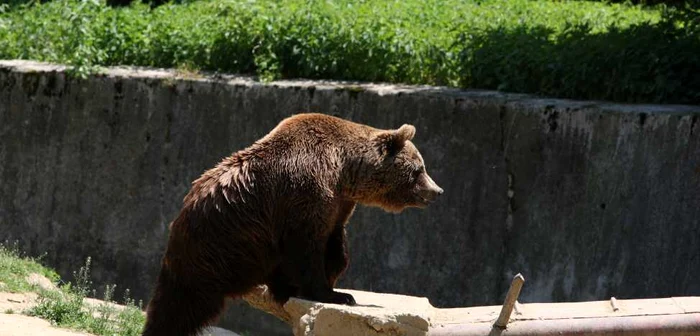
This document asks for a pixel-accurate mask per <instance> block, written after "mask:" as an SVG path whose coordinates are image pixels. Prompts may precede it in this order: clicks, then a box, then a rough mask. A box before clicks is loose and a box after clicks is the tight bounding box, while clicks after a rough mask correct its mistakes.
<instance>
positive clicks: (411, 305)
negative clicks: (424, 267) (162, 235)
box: [260, 290, 700, 336]
mask: <svg viewBox="0 0 700 336" xmlns="http://www.w3.org/2000/svg"><path fill="white" fill-rule="evenodd" d="M341 291H343V292H346V293H351V294H352V295H353V296H354V297H355V299H356V300H357V303H358V305H356V306H352V307H349V306H344V305H335V304H321V303H318V302H309V301H305V300H299V299H294V298H293V299H290V300H289V301H288V302H287V303H286V304H285V305H284V306H283V307H280V308H273V309H270V308H269V307H265V308H264V309H265V310H267V311H273V313H275V315H276V316H279V317H280V318H282V319H284V320H285V321H287V322H288V323H289V324H290V325H291V326H292V330H293V331H294V335H295V336H326V335H327V336H344V335H347V336H360V335H366V336H371V335H377V336H379V335H406V336H427V335H434V336H438V335H443V336H447V335H452V336H468V335H582V334H586V335H590V334H596V335H623V334H624V335H641V334H644V335H671V334H673V335H700V297H672V298H657V299H633V300H616V301H614V303H612V301H610V300H607V301H587V302H569V303H530V304H518V305H516V308H515V309H514V311H513V314H512V315H511V316H510V319H509V320H508V322H507V325H506V329H502V328H499V327H495V326H494V322H495V320H496V319H497V317H498V316H499V313H500V311H501V309H502V307H501V306H498V305H494V306H482V307H471V308H447V309H445V308H442V309H440V308H435V307H433V306H432V305H431V304H430V303H429V302H428V299H427V298H421V297H413V296H405V295H394V294H379V293H373V292H365V291H355V290H341ZM260 293H261V294H262V296H263V297H265V296H266V292H265V291H261V292H260ZM268 297H269V296H268ZM262 301H265V302H266V303H267V304H268V305H276V304H275V303H274V301H273V300H272V299H263V300H262ZM278 306H279V305H278ZM280 315H284V316H280Z"/></svg>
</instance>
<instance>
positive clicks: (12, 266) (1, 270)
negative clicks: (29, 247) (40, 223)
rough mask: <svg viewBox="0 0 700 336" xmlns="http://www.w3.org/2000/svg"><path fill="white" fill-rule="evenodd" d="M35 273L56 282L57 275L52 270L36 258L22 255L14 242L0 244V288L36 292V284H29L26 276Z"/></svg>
mask: <svg viewBox="0 0 700 336" xmlns="http://www.w3.org/2000/svg"><path fill="white" fill-rule="evenodd" d="M32 273H37V274H40V275H43V276H44V277H46V278H48V279H49V280H51V281H52V282H54V283H56V282H58V280H59V276H58V274H57V273H56V272H54V271H53V270H51V269H49V268H46V267H44V266H42V265H41V264H40V263H39V262H38V261H37V260H36V259H33V258H28V257H26V256H23V255H22V253H21V252H20V251H19V249H18V248H17V245H16V244H12V245H9V244H7V243H6V244H0V282H2V285H0V290H2V291H4V292H11V293H23V292H36V291H38V290H39V288H38V286H37V285H36V284H30V283H29V281H27V277H28V276H29V275H30V274H32Z"/></svg>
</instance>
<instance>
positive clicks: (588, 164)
mask: <svg viewBox="0 0 700 336" xmlns="http://www.w3.org/2000/svg"><path fill="white" fill-rule="evenodd" d="M174 78H175V76H174V75H173V73H170V72H167V71H155V70H154V71H134V70H130V69H111V70H109V71H108V72H107V73H106V74H105V75H100V76H95V77H91V78H89V79H87V80H77V79H71V78H69V77H66V75H65V74H64V73H63V72H62V68H61V67H52V66H48V65H42V64H37V63H27V62H18V61H2V62H0V226H1V227H2V230H1V231H0V240H2V239H10V240H19V242H20V244H21V246H22V247H24V248H26V249H27V250H28V251H30V252H31V253H32V254H36V255H38V254H41V253H44V252H46V253H47V256H46V257H45V260H46V262H47V263H48V264H50V265H51V266H54V267H56V268H57V269H58V270H59V272H60V273H61V274H62V275H64V276H70V275H71V272H72V271H74V270H77V269H78V267H79V265H82V264H83V262H84V259H85V258H86V257H87V256H88V255H90V256H92V257H93V271H94V272H93V274H94V277H95V283H96V284H104V283H117V284H119V285H120V288H118V289H117V291H118V293H119V290H120V289H122V290H123V289H124V288H130V289H131V293H132V294H133V295H134V296H136V297H137V298H140V299H144V300H146V299H147V298H148V296H149V294H150V290H151V287H150V284H152V283H153V281H154V279H155V276H156V273H157V270H158V267H159V259H160V256H161V253H162V250H163V248H164V244H165V239H166V236H167V225H168V223H169V222H170V220H172V219H173V218H174V216H175V215H176V213H177V211H178V209H179V206H180V204H181V200H182V197H183V196H184V195H185V193H186V192H187V190H188V187H189V185H190V182H191V181H192V180H193V179H195V178H196V177H198V176H199V174H201V173H202V172H203V171H204V170H205V169H208V168H209V167H211V166H213V165H214V164H215V163H216V162H217V161H218V160H220V159H221V158H222V157H224V156H226V155H228V154H230V153H231V152H233V151H235V150H238V149H241V148H243V147H245V146H247V145H248V144H250V143H252V142H253V141H254V140H256V139H258V138H260V137H262V136H263V135H265V134H266V133H267V132H268V131H269V130H270V129H272V128H273V127H274V126H275V125H276V124H277V123H278V122H279V121H280V120H281V119H282V118H284V117H286V116H289V115H290V114H293V113H298V112H302V111H318V112H324V113H329V114H334V115H338V116H341V117H344V118H348V119H352V120H355V121H358V122H363V123H367V124H370V125H373V126H376V127H384V128H390V127H398V126H400V125H401V124H402V123H412V124H414V125H415V126H416V128H417V134H416V138H415V143H416V144H417V146H418V148H419V149H420V150H421V152H422V153H423V156H424V158H425V160H426V163H427V167H428V169H429V171H430V172H431V176H433V177H434V179H435V181H436V182H437V183H438V184H440V185H443V186H444V189H445V194H444V195H443V197H442V198H441V200H440V201H439V202H437V203H435V204H433V205H432V206H431V207H430V208H429V209H426V210H409V211H406V212H404V213H403V214H399V215H391V214H386V213H383V212H381V211H380V210H375V209H367V208H360V209H358V211H357V212H356V214H355V215H354V217H353V218H352V220H351V225H350V228H349V235H350V249H351V259H352V260H351V264H350V268H349V269H348V272H347V273H346V275H345V276H344V278H343V279H342V280H341V282H340V286H342V287H345V288H353V289H361V290H371V291H377V292H391V293H402V294H408V295H417V296H425V297H428V298H430V300H431V302H432V303H433V304H434V305H436V306H438V307H456V306H471V305H484V304H497V303H499V302H500V300H501V299H502V296H503V295H504V294H505V292H506V290H507V288H508V285H509V283H510V279H511V278H512V276H513V275H514V274H515V273H518V272H520V273H522V274H523V275H524V276H525V277H526V278H527V279H528V284H527V286H525V288H524V289H523V292H522V293H521V301H522V302H533V301H539V302H546V301H563V300H567V301H578V300H594V299H603V298H607V297H609V296H616V297H619V298H642V297H664V296H673V295H698V294H700V282H698V281H696V280H694V279H697V278H698V277H700V206H699V205H700V192H699V191H700V123H698V119H699V117H700V107H698V106H649V105H611V104H604V103H594V102H573V101H565V100H543V99H535V98H532V97H528V96H524V95H507V94H500V93H494V92H484V91H468V92H465V91H458V90H448V89H441V88H431V87H396V86H381V85H349V84H348V85H344V86H343V85H339V84H335V83H320V82H290V81H284V82H276V83H272V84H269V85H262V84H259V83H256V82H254V81H252V80H249V79H245V78H233V77H217V78H201V79H198V78H189V79H183V80H177V79H174ZM117 297H119V296H117ZM230 312H231V313H230V314H229V316H228V317H227V318H226V319H225V321H224V322H225V323H224V324H225V325H226V326H227V327H230V328H231V329H233V330H236V331H246V330H261V332H262V333H271V332H272V331H273V330H280V329H279V328H281V327H280V324H275V321H274V319H267V320H265V321H266V322H265V323H263V322H261V320H260V319H262V318H263V317H261V315H260V314H259V313H257V312H255V311H254V310H252V309H249V308H247V305H246V304H245V303H234V304H233V308H231V309H230Z"/></svg>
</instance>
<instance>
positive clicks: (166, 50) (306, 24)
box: [0, 0, 700, 103]
mask: <svg viewBox="0 0 700 336" xmlns="http://www.w3.org/2000/svg"><path fill="white" fill-rule="evenodd" d="M674 11H676V12H677V10H675V9H666V8H665V7H664V6H663V5H658V6H641V5H630V4H627V3H606V2H591V1H544V0H540V1H530V0H483V1H466V0H403V1H359V0H282V1H277V0H200V1H182V3H181V4H166V5H163V6H159V7H156V8H155V9H152V8H150V7H149V6H148V5H145V4H142V3H141V2H139V1H136V2H134V3H133V4H132V5H131V6H128V7H116V8H115V7H110V6H107V5H106V4H105V2H104V1H102V0H53V1H50V2H47V3H44V4H33V5H17V6H13V7H5V10H4V11H0V12H2V13H0V58H5V59H35V60H42V61H50V62H59V63H68V64H72V65H75V73H76V74H77V75H80V76H86V75H87V74H89V73H90V72H91V71H93V70H94V67H95V66H98V65H100V66H102V65H105V66H106V65H140V66H156V67H166V68H185V69H192V70H195V71H196V70H208V71H220V72H228V73H243V74H256V75H258V76H259V77H260V78H261V79H263V80H272V79H279V78H310V79H338V80H359V81H374V82H377V81H380V82H394V83H407V84H431V85H448V86H454V87H463V88H482V89H497V90H506V91H514V92H527V93H534V94H543V95H548V96H553V97H566V98H580V99H605V100H614V101H624V102H660V103H692V102H697V101H698V100H700V79H698V76H695V75H694V74H696V73H700V59H699V57H700V56H698V55H700V28H698V25H695V24H692V23H693V22H695V21H693V20H694V19H692V20H691V19H687V20H686V21H684V19H682V18H681V17H680V16H677V15H676V16H673V15H671V14H673V13H675V12H674Z"/></svg>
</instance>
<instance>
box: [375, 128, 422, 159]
mask: <svg viewBox="0 0 700 336" xmlns="http://www.w3.org/2000/svg"><path fill="white" fill-rule="evenodd" d="M415 135H416V128H415V127H413V125H408V124H404V125H402V126H401V127H399V129H397V130H391V131H384V132H382V133H379V134H378V135H377V139H378V140H379V141H380V145H381V146H382V149H383V150H385V151H386V152H387V153H388V154H389V155H394V154H396V153H398V152H399V151H400V150H401V149H402V148H403V146H404V145H405V144H406V141H407V140H411V139H413V136H415Z"/></svg>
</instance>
